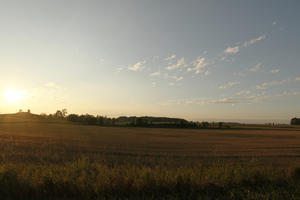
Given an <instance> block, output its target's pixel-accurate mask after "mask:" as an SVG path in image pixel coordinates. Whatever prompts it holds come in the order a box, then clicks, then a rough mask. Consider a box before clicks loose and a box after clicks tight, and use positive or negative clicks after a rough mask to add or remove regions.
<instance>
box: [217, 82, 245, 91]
mask: <svg viewBox="0 0 300 200" xmlns="http://www.w3.org/2000/svg"><path fill="white" fill-rule="evenodd" d="M239 84H240V82H229V83H227V84H225V85H221V86H219V89H227V88H230V87H232V86H235V85H239Z"/></svg>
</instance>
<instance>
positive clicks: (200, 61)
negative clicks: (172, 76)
mask: <svg viewBox="0 0 300 200" xmlns="http://www.w3.org/2000/svg"><path fill="white" fill-rule="evenodd" d="M192 65H193V67H189V68H188V69H187V71H188V72H190V71H195V74H199V73H200V72H202V70H203V69H204V68H205V67H206V66H207V65H208V62H206V59H205V58H204V57H198V58H197V60H196V61H194V62H193V63H192Z"/></svg>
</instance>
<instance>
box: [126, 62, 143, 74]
mask: <svg viewBox="0 0 300 200" xmlns="http://www.w3.org/2000/svg"><path fill="white" fill-rule="evenodd" d="M145 64H146V61H145V60H144V61H141V62H137V63H136V64H135V65H133V66H128V70H131V71H141V70H143V69H144V68H145Z"/></svg>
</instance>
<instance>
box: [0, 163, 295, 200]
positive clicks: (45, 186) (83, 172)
mask: <svg viewBox="0 0 300 200" xmlns="http://www.w3.org/2000/svg"><path fill="white" fill-rule="evenodd" d="M135 162H137V161H135ZM167 162H168V158H166V160H165V162H164V163H167ZM138 164H139V163H136V164H135V163H130V162H128V163H126V162H124V163H123V164H117V165H114V166H111V165H110V166H109V165H107V164H105V162H102V163H101V162H91V161H89V159H88V158H82V159H78V160H76V161H73V162H66V163H64V164H50V165H40V164H39V165H36V164H33V165H30V164H29V165H28V164H1V165H0V195H1V197H2V198H5V199H30V198H31V199H56V198H70V199H299V197H300V173H299V171H300V169H299V168H274V167H272V166H261V165H257V164H256V163H255V161H254V162H249V163H241V162H238V161H235V162H234V161H230V162H228V161H226V162H215V163H210V164H209V165H207V164H205V163H203V162H198V163H197V164H195V165H194V166H184V164H183V165H182V167H169V166H165V165H163V164H157V165H155V166H147V165H138Z"/></svg>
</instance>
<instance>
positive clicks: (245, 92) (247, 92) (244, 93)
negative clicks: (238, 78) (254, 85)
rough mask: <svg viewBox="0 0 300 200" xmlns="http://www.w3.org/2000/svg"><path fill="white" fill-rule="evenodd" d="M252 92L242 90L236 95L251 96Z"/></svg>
mask: <svg viewBox="0 0 300 200" xmlns="http://www.w3.org/2000/svg"><path fill="white" fill-rule="evenodd" d="M251 93H252V92H251V90H241V91H239V92H237V93H236V95H238V96H240V95H249V94H251Z"/></svg>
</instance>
